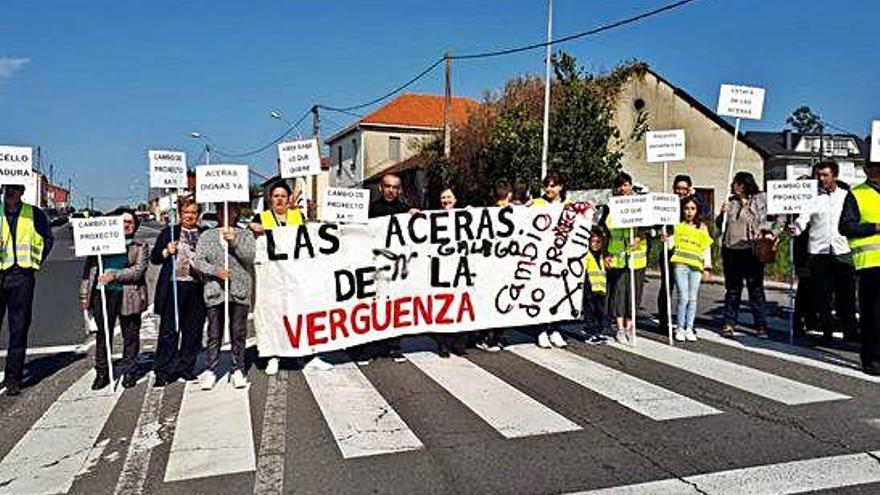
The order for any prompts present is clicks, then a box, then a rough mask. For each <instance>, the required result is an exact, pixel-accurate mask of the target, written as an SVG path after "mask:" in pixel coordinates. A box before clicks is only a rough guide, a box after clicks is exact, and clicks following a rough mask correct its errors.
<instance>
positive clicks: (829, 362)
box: [697, 330, 880, 383]
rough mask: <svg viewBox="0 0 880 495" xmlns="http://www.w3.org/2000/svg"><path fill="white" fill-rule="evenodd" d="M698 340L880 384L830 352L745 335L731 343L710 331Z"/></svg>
mask: <svg viewBox="0 0 880 495" xmlns="http://www.w3.org/2000/svg"><path fill="white" fill-rule="evenodd" d="M697 336H698V337H699V338H701V339H704V340H708V341H710V342H713V343H716V344H721V345H726V346H728V347H733V348H736V349H742V350H744V351H750V352H754V353H756V354H763V355H765V356H772V357H775V358H779V359H784V360H786V361H790V362H792V363H798V364H803V365H806V366H812V367H813V368H818V369H821V370H825V371H830V372H832V373H837V374H840V375H845V376H848V377H850V378H856V379H859V380H864V381H868V382H872V383H880V376H872V375H868V374H866V373H863V372H862V370H861V368H860V367H859V365H858V364H857V363H853V362H852V361H849V360H847V359H844V358H842V357H840V356H837V355H836V354H832V353H830V352H822V351H818V350H815V349H810V348H804V347H798V346H794V345H789V344H784V343H782V342H775V341H772V340H763V339H759V338H757V337H752V336H751V335H744V334H737V335H736V337H735V338H733V339H728V338H725V337H722V336H720V335H718V334H717V333H715V332H710V331H709V330H698V331H697Z"/></svg>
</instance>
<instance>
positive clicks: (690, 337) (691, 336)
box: [684, 328, 697, 342]
mask: <svg viewBox="0 0 880 495" xmlns="http://www.w3.org/2000/svg"><path fill="white" fill-rule="evenodd" d="M684 338H685V339H687V341H688V342H696V341H697V334H696V332H694V329H693V328H688V329H687V330H685V332H684Z"/></svg>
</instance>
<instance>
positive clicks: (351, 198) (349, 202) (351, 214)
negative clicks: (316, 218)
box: [321, 187, 370, 223]
mask: <svg viewBox="0 0 880 495" xmlns="http://www.w3.org/2000/svg"><path fill="white" fill-rule="evenodd" d="M369 210H370V190H369V189H355V188H348V187H328V188H326V189H324V196H323V205H322V208H321V219H322V220H323V221H325V222H335V223H338V222H345V223H367V220H368V219H369Z"/></svg>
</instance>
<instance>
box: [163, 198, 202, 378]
mask: <svg viewBox="0 0 880 495" xmlns="http://www.w3.org/2000/svg"><path fill="white" fill-rule="evenodd" d="M179 209H180V224H179V225H176V226H175V227H174V235H173V236H172V235H171V233H172V232H171V228H170V227H165V228H164V229H163V230H162V232H160V233H159V237H158V238H157V239H156V244H155V245H154V246H153V251H152V253H151V254H150V261H151V262H152V263H153V264H154V265H162V268H161V270H160V271H159V278H158V279H157V281H156V294H155V297H154V298H153V308H154V311H155V312H156V314H158V315H159V318H160V323H159V338H158V340H157V342H156V357H155V360H154V361H153V372H154V373H155V375H156V377H155V382H154V385H155V386H157V387H162V386H165V385H166V384H167V383H169V382H173V381H176V380H177V378H178V377H179V378H183V379H184V380H187V381H190V380H195V379H196V375H195V369H194V368H195V365H196V356H197V355H198V352H199V348H200V347H201V345H202V328H203V327H204V325H205V303H204V296H203V290H204V284H202V282H201V281H200V280H199V279H198V278H196V277H195V276H194V274H193V271H192V259H193V257H194V256H195V252H196V245H197V244H198V242H199V236H200V234H201V231H200V230H199V226H198V222H199V210H200V208H199V205H198V203H196V202H195V200H193V199H191V198H187V199H182V200H180V201H179ZM173 266H174V267H176V271H175V270H173V269H172V268H173ZM172 277H176V283H177V304H176V306H177V312H178V313H177V318H178V319H179V322H180V328H179V334H178V328H177V327H176V322H175V315H174V310H175V299H174V283H175V282H174V281H173V280H172Z"/></svg>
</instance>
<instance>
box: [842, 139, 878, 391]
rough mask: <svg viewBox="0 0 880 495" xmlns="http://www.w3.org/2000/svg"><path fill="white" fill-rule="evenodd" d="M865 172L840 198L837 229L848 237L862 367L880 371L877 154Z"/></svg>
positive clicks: (872, 373)
mask: <svg viewBox="0 0 880 495" xmlns="http://www.w3.org/2000/svg"><path fill="white" fill-rule="evenodd" d="M865 174H866V175H867V177H868V178H867V180H866V181H865V182H864V183H863V184H859V185H858V186H856V187H854V188H852V190H851V191H850V192H849V194H848V195H847V197H846V199H845V200H844V203H843V211H842V212H841V214H840V223H839V227H838V230H840V233H841V235H844V236H846V237H847V238H848V239H849V247H850V250H851V251H852V257H853V264H854V265H855V269H856V273H857V274H858V279H859V330H860V333H861V335H860V338H861V341H862V349H861V358H862V370H863V371H864V372H865V373H867V374H869V375H880V157H876V156H872V157H871V161H870V162H868V163H866V164H865Z"/></svg>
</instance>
